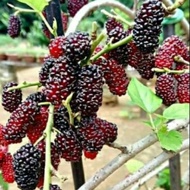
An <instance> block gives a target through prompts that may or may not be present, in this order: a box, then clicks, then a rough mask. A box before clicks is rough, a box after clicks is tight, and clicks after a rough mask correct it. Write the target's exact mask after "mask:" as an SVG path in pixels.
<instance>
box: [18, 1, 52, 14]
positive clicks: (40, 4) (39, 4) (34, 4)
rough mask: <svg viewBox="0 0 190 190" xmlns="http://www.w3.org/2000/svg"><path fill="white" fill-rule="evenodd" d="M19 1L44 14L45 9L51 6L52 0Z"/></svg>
mask: <svg viewBox="0 0 190 190" xmlns="http://www.w3.org/2000/svg"><path fill="white" fill-rule="evenodd" d="M17 1H19V2H21V3H24V4H27V5H28V6H29V7H31V8H32V9H34V10H35V11H38V12H42V11H43V10H44V8H45V7H46V6H47V5H48V4H49V1H50V0H17Z"/></svg>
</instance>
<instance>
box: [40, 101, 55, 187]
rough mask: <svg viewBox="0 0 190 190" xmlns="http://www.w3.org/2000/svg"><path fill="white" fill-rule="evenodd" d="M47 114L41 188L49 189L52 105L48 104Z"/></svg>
mask: <svg viewBox="0 0 190 190" xmlns="http://www.w3.org/2000/svg"><path fill="white" fill-rule="evenodd" d="M48 110H49V114H48V121H47V125H46V128H45V130H44V134H45V136H46V138H45V142H46V149H45V150H46V152H45V173H44V187H43V190H49V189H50V182H51V131H52V128H53V115H54V114H53V112H54V105H52V104H50V105H49V108H48Z"/></svg>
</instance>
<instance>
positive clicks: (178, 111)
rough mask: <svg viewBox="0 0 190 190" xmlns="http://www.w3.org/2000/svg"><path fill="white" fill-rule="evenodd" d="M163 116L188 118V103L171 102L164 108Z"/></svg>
mask: <svg viewBox="0 0 190 190" xmlns="http://www.w3.org/2000/svg"><path fill="white" fill-rule="evenodd" d="M163 116H164V117H165V118H167V119H185V118H189V104H188V103H184V104H179V103H177V104H173V105H171V106H170V107H168V108H166V109H165V110H164V112H163Z"/></svg>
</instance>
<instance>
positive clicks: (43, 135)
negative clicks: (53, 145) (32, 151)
mask: <svg viewBox="0 0 190 190" xmlns="http://www.w3.org/2000/svg"><path fill="white" fill-rule="evenodd" d="M45 138H46V134H44V133H43V134H42V136H41V137H40V138H38V140H37V141H36V142H35V143H34V146H37V144H38V143H39V142H40V141H42V140H43V139H45Z"/></svg>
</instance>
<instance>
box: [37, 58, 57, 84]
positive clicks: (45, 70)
mask: <svg viewBox="0 0 190 190" xmlns="http://www.w3.org/2000/svg"><path fill="white" fill-rule="evenodd" d="M53 66H54V59H53V58H52V57H50V56H49V57H47V58H45V59H44V64H43V65H42V67H41V69H40V72H39V82H40V83H41V84H42V85H43V86H45V84H46V81H47V79H48V77H49V73H50V70H51V68H52V67H53Z"/></svg>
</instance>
